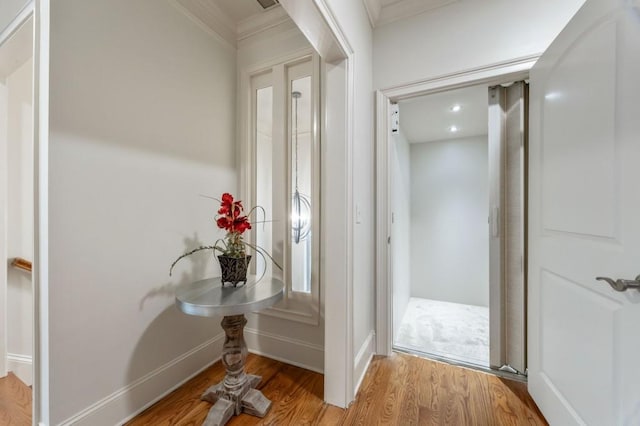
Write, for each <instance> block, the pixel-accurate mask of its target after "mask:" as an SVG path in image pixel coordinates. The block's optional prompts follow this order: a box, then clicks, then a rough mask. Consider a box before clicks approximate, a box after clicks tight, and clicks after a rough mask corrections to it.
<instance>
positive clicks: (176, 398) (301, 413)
mask: <svg viewBox="0 0 640 426" xmlns="http://www.w3.org/2000/svg"><path fill="white" fill-rule="evenodd" d="M247 371H248V372H250V373H251V374H257V375H261V376H262V382H261V383H260V385H259V386H258V389H260V390H261V391H262V392H263V393H264V395H265V396H266V397H267V398H270V399H271V400H272V401H273V405H272V407H271V410H270V411H269V413H268V414H267V416H266V417H265V418H264V419H259V418H256V417H252V416H249V415H246V414H242V415H240V416H238V417H234V418H232V419H231V421H229V423H227V424H228V425H229V426H239V425H367V426H369V425H402V426H405V425H452V426H463V425H464V426H466V425H477V426H499V425H547V422H546V421H545V420H544V418H543V417H542V414H541V413H540V411H539V410H538V408H537V407H536V405H535V403H534V402H533V400H532V399H531V397H530V396H529V394H528V393H527V388H526V385H524V384H523V383H519V382H513V381H510V380H505V379H501V378H499V377H495V376H493V375H490V374H485V373H481V372H478V371H474V370H469V369H465V368H460V367H455V366H451V365H448V364H444V363H440V362H436V361H430V360H426V359H422V358H418V357H414V356H410V355H405V354H394V355H392V356H390V357H375V358H374V360H373V361H372V363H371V366H370V367H369V370H368V372H367V374H366V376H365V378H364V381H363V383H362V386H361V388H360V392H359V393H358V396H357V398H356V400H355V402H354V403H353V404H351V406H350V407H349V408H348V409H346V410H344V409H341V408H337V407H334V406H332V405H328V404H325V403H323V401H322V398H323V376H322V375H321V374H318V373H314V372H311V371H308V370H304V369H302V368H298V367H293V366H291V365H288V364H284V363H281V362H278V361H274V360H271V359H269V358H264V357H260V356H257V355H252V354H249V357H248V359H247ZM223 377H224V367H223V366H222V364H221V363H220V362H217V363H216V364H214V365H213V366H211V367H210V368H208V369H207V370H205V371H203V372H202V373H200V374H199V375H198V376H196V377H194V378H193V379H192V380H190V381H189V382H187V383H186V384H185V385H183V386H181V387H180V388H179V389H177V390H176V391H174V392H173V393H171V394H169V395H168V396H167V397H165V398H164V399H162V400H161V401H159V402H158V403H157V404H155V405H153V406H152V407H150V408H149V409H147V410H146V411H144V412H143V413H141V414H140V415H139V416H137V417H136V418H134V419H133V420H132V421H130V422H129V423H128V425H130V426H140V425H154V426H156V425H158V426H160V425H200V424H202V422H203V421H204V419H205V417H206V416H207V412H208V411H209V408H210V404H208V403H206V402H202V401H200V395H201V394H202V393H203V392H204V391H205V390H206V389H207V387H208V386H210V385H212V384H214V383H217V382H218V381H220V380H222V378H223Z"/></svg>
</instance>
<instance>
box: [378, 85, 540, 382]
mask: <svg viewBox="0 0 640 426" xmlns="http://www.w3.org/2000/svg"><path fill="white" fill-rule="evenodd" d="M526 102H527V86H526V83H524V82H517V83H510V84H505V85H499V86H493V87H489V85H488V84H486V83H484V84H479V85H474V86H465V87H462V88H455V89H452V90H446V91H440V92H437V93H430V94H427V95H422V96H416V97H409V98H405V99H401V100H399V101H398V103H397V106H396V107H395V108H397V114H398V115H397V116H396V117H399V120H392V122H394V121H395V122H396V123H397V124H395V125H393V124H392V127H391V129H390V130H391V131H390V133H389V145H388V149H389V151H388V170H389V196H388V202H389V205H390V209H389V214H390V235H391V237H392V238H391V240H390V241H391V244H390V246H389V257H388V261H389V265H390V268H389V269H390V271H389V279H390V281H391V283H392V299H393V301H392V306H391V311H392V313H393V314H392V321H391V323H392V325H391V334H392V345H393V349H395V350H399V351H404V352H412V353H416V354H420V355H425V356H427V357H431V358H435V359H440V360H444V361H449V362H452V363H456V364H463V365H468V366H472V367H476V368H481V369H489V368H492V369H494V370H502V371H506V372H509V373H516V374H525V373H526V347H525V345H526V343H525V342H526V326H525V306H526V300H525V294H526V283H525V278H524V277H525V275H526V271H525V269H526V262H525V259H526V253H525V237H526V236H525V219H526V218H525V217H524V212H525V211H526V209H525V207H524V206H525V200H526V191H525V187H526V168H525V164H526V125H527V121H526V113H527V109H526ZM395 108H392V110H393V109H395ZM392 113H395V111H393V112H392Z"/></svg>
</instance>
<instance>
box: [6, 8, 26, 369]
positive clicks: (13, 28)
mask: <svg viewBox="0 0 640 426" xmlns="http://www.w3.org/2000/svg"><path fill="white" fill-rule="evenodd" d="M32 17H33V7H32V5H31V4H28V5H27V6H26V7H24V8H23V9H22V10H21V11H20V12H19V13H18V15H16V17H15V18H14V19H13V20H12V21H11V22H10V23H9V24H8V25H7V26H6V27H5V28H4V29H3V30H2V29H0V30H2V31H1V32H0V49H3V48H4V44H5V43H6V42H8V41H9V40H10V39H11V38H12V37H13V36H14V35H16V34H17V33H18V32H19V31H27V30H29V28H25V26H26V25H28V21H29V19H31V18H32ZM31 27H32V28H31V30H32V31H33V28H34V27H35V22H33V23H32V24H31ZM33 54H34V46H33V45H32V47H31V55H32V56H33ZM31 76H32V78H33V70H32V73H31ZM32 84H33V82H32ZM6 142H7V143H8V141H6ZM5 147H6V146H5ZM0 170H2V171H3V172H2V173H3V175H2V176H1V177H0V200H1V201H0V203H1V204H0V209H2V211H1V212H0V218H1V219H0V221H1V223H0V259H4V260H3V262H2V264H1V265H0V377H4V376H6V375H7V374H8V372H9V351H8V348H7V346H8V342H7V336H8V334H9V325H8V319H7V305H8V300H7V297H8V296H7V292H8V273H9V270H8V269H9V267H10V266H9V265H8V263H7V262H6V260H7V259H8V256H7V229H8V224H7V221H6V219H7V207H8V205H7V196H8V191H7V190H8V187H9V181H8V179H7V177H8V176H7V175H6V174H5V171H6V170H7V159H6V156H2V158H0Z"/></svg>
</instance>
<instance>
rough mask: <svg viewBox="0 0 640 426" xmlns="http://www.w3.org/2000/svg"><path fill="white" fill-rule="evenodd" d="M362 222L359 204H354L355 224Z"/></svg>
mask: <svg viewBox="0 0 640 426" xmlns="http://www.w3.org/2000/svg"><path fill="white" fill-rule="evenodd" d="M360 223H362V212H361V211H360V206H359V205H358V204H356V224H360Z"/></svg>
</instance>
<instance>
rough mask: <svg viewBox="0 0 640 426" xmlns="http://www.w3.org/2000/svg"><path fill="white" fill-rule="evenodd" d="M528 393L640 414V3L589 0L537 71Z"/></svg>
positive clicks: (601, 415) (600, 411) (571, 406)
mask: <svg viewBox="0 0 640 426" xmlns="http://www.w3.org/2000/svg"><path fill="white" fill-rule="evenodd" d="M530 100H531V103H530V112H531V115H530V117H531V123H530V129H531V133H530V136H531V137H530V198H529V199H530V218H529V219H530V222H529V223H530V228H529V229H530V239H529V241H530V264H529V265H530V272H529V318H528V319H529V354H528V355H529V392H530V393H531V395H532V396H533V398H534V399H535V401H536V402H537V403H538V405H539V407H540V409H541V410H542V412H543V414H544V415H545V417H546V418H547V420H548V421H549V422H550V423H551V424H552V425H563V426H564V425H574V424H587V425H594V426H601V425H602V426H609V425H640V291H638V290H637V289H629V290H628V291H626V292H617V291H614V290H613V289H612V288H611V287H610V286H609V285H608V284H607V283H606V282H603V281H596V277H597V276H605V277H611V278H614V279H618V278H625V279H634V278H635V277H636V276H637V275H638V274H640V2H639V1H638V0H587V2H586V4H585V5H584V6H583V8H582V9H581V10H580V11H579V12H578V13H577V15H576V16H575V17H574V19H573V20H572V21H571V22H570V23H569V25H567V27H566V28H565V29H564V30H563V32H562V33H561V34H560V35H559V36H558V38H557V39H556V40H555V41H554V43H553V44H552V45H551V47H550V48H549V49H548V50H547V51H546V52H545V53H544V55H543V56H542V58H541V59H540V60H539V62H538V63H537V64H536V66H535V67H534V68H533V70H532V71H531V98H530Z"/></svg>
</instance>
